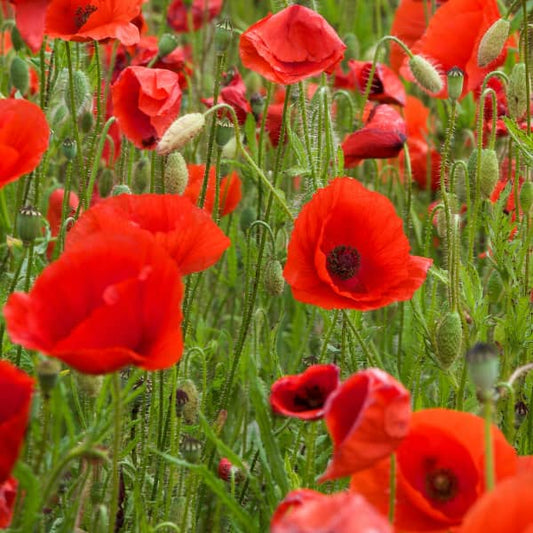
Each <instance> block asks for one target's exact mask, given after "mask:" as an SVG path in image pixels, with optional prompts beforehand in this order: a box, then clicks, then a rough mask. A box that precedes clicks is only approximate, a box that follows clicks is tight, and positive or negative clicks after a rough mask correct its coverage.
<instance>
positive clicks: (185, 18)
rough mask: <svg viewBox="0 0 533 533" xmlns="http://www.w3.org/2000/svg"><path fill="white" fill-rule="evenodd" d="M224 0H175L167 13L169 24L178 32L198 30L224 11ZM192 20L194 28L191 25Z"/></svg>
mask: <svg viewBox="0 0 533 533" xmlns="http://www.w3.org/2000/svg"><path fill="white" fill-rule="evenodd" d="M222 4H223V0H192V3H191V2H185V1H184V0H174V1H173V2H172V3H171V4H170V6H169V8H168V13H167V22H168V25H169V26H170V27H171V28H172V29H173V30H174V31H176V32H178V33H184V32H188V31H191V30H198V29H200V28H201V27H202V26H203V25H204V24H206V23H207V22H211V21H212V20H213V19H214V18H215V17H216V16H217V15H218V14H219V13H220V11H222ZM189 20H192V28H190V27H189Z"/></svg>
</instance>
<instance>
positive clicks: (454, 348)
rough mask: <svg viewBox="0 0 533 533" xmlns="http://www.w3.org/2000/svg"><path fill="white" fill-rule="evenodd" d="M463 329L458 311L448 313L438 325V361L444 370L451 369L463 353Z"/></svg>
mask: <svg viewBox="0 0 533 533" xmlns="http://www.w3.org/2000/svg"><path fill="white" fill-rule="evenodd" d="M462 337H463V327H462V324H461V317H460V316H459V313H458V312H457V311H449V312H447V313H446V314H445V315H444V316H443V318H442V320H441V321H440V322H439V324H438V325H437V329H436V331H435V345H436V348H437V353H436V355H437V359H438V360H439V363H440V364H441V365H442V367H443V368H444V369H446V368H449V367H450V366H451V364H452V363H453V362H454V361H455V359H456V358H457V356H458V355H459V352H460V351H461V343H462Z"/></svg>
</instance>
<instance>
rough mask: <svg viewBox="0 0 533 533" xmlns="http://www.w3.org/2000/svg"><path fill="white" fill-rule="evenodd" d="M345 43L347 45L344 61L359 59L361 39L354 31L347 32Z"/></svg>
mask: <svg viewBox="0 0 533 533" xmlns="http://www.w3.org/2000/svg"><path fill="white" fill-rule="evenodd" d="M343 41H344V44H345V45H346V51H345V52H344V61H348V60H350V59H357V58H358V57H359V56H360V50H359V49H360V46H359V40H358V39H357V36H356V35H355V34H354V33H347V34H346V35H345V36H344V39H343Z"/></svg>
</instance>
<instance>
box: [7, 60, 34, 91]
mask: <svg viewBox="0 0 533 533" xmlns="http://www.w3.org/2000/svg"><path fill="white" fill-rule="evenodd" d="M9 80H10V82H11V85H12V86H13V87H15V89H17V90H18V91H19V92H20V94H26V92H27V91H28V87H29V86H30V71H29V69H28V65H27V64H26V61H24V60H23V59H21V58H20V57H18V56H15V57H14V58H13V61H11V67H10V69H9Z"/></svg>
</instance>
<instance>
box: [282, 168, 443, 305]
mask: <svg viewBox="0 0 533 533" xmlns="http://www.w3.org/2000/svg"><path fill="white" fill-rule="evenodd" d="M432 262H433V261H432V260H431V259H427V258H425V257H417V256H412V255H410V254H409V241H408V240H407V237H406V236H405V234H404V232H403V223H402V219H401V218H400V217H399V216H398V215H397V214H396V212H395V210H394V206H393V205H392V203H391V202H390V200H389V199H388V198H386V197H385V196H383V195H382V194H379V193H377V192H373V191H370V190H368V189H366V188H365V187H364V186H363V185H361V184H360V183H359V182H358V181H356V180H355V179H352V178H336V179H334V180H333V181H332V182H331V183H330V184H329V185H328V186H327V187H325V188H324V189H320V190H319V191H318V192H316V193H315V194H314V196H313V197H312V198H311V201H310V202H309V203H307V204H306V205H305V206H304V207H303V209H302V211H301V212H300V214H299V215H298V218H297V219H296V222H295V225H294V230H293V232H292V236H291V240H290V242H289V248H288V257H287V263H286V265H285V270H284V276H285V279H286V280H287V283H288V284H289V285H290V286H291V288H292V293H293V295H294V297H295V298H296V299H297V300H299V301H301V302H305V303H310V304H313V305H318V306H320V307H323V308H325V309H359V310H360V311H369V310H371V309H378V308H380V307H384V306H386V305H389V304H391V303H392V302H397V301H404V300H409V299H410V298H411V297H412V296H413V293H414V292H415V291H416V290H417V289H418V288H419V287H420V285H422V283H423V282H424V280H425V279H426V274H427V270H428V268H429V267H430V266H431V264H432Z"/></svg>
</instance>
